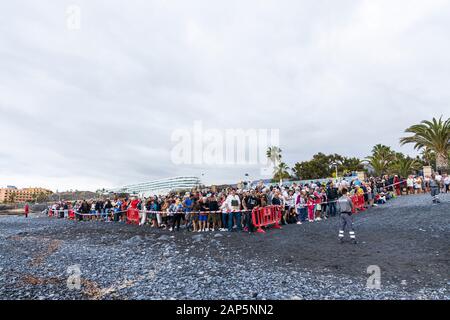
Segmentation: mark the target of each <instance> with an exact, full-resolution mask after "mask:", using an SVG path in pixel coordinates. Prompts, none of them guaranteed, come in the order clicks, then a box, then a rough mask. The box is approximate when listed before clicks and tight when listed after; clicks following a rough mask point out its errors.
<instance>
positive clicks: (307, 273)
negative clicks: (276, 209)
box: [0, 195, 450, 299]
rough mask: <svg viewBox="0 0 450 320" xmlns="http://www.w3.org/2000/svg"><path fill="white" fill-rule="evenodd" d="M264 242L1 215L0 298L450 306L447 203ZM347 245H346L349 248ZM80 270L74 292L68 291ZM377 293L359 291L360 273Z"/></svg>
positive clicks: (417, 205)
mask: <svg viewBox="0 0 450 320" xmlns="http://www.w3.org/2000/svg"><path fill="white" fill-rule="evenodd" d="M441 198H442V199H443V203H441V204H439V205H432V204H431V198H430V196H429V195H418V196H403V197H400V198H397V199H393V200H391V201H389V202H388V203H387V204H385V205H382V206H379V207H376V208H372V209H370V210H367V211H365V212H362V213H359V214H357V215H355V216H354V222H355V229H356V236H357V238H358V241H359V243H358V244H356V245H354V244H351V243H350V242H348V241H347V242H345V243H344V244H340V243H338V241H337V232H338V218H331V219H328V220H326V221H320V222H314V223H304V224H303V225H287V226H283V229H282V230H274V229H270V230H268V231H267V233H265V234H256V233H255V234H248V233H242V232H241V233H238V232H232V233H228V232H218V231H216V232H203V233H188V232H186V231H184V230H182V231H180V232H172V233H171V232H169V231H165V230H155V229H153V228H151V227H149V226H145V227H138V226H131V225H126V224H123V223H105V222H93V221H89V222H88V221H85V222H75V221H68V220H64V219H56V218H48V217H44V216H42V215H41V216H40V215H39V214H34V215H32V217H31V218H28V219H25V218H24V217H23V216H14V217H13V216H2V217H0V243H1V246H0V299H449V298H450V295H449V285H450V282H449V260H450V259H449V258H450V223H449V222H450V195H442V196H441ZM347 240H348V239H347ZM74 265H78V266H79V268H80V271H81V287H80V289H77V288H75V289H74V288H72V289H69V288H68V286H67V279H68V277H69V273H68V267H70V266H74ZM370 265H377V266H379V267H380V269H381V288H380V289H370V288H367V287H366V283H367V279H368V277H369V274H368V273H367V268H368V266H370Z"/></svg>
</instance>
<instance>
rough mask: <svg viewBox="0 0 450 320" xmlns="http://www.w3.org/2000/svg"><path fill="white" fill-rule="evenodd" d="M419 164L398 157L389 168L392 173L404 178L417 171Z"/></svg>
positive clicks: (412, 160) (413, 160) (415, 161)
mask: <svg viewBox="0 0 450 320" xmlns="http://www.w3.org/2000/svg"><path fill="white" fill-rule="evenodd" d="M419 168H420V162H418V161H417V160H416V159H412V158H410V157H398V158H397V160H395V161H394V163H393V164H392V166H391V171H392V173H395V174H398V175H399V176H401V177H403V178H406V177H408V176H409V175H410V174H412V173H414V171H417V170H419Z"/></svg>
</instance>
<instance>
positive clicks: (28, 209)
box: [24, 203, 30, 218]
mask: <svg viewBox="0 0 450 320" xmlns="http://www.w3.org/2000/svg"><path fill="white" fill-rule="evenodd" d="M24 211H25V218H28V214H29V213H30V206H29V205H28V203H26V204H25V208H24Z"/></svg>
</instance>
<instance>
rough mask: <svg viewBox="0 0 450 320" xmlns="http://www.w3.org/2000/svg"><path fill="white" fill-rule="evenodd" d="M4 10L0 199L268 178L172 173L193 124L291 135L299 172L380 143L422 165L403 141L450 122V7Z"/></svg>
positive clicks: (172, 4) (49, 3)
mask: <svg viewBox="0 0 450 320" xmlns="http://www.w3.org/2000/svg"><path fill="white" fill-rule="evenodd" d="M69 5H78V6H79V8H80V9H81V20H80V21H81V24H80V27H81V28H80V29H79V30H73V29H71V28H68V24H67V22H68V20H67V19H68V18H69V16H68V14H67V12H66V10H67V7H68V6H69ZM0 12H1V19H0V135H1V139H0V186H6V185H8V184H11V185H16V186H18V187H27V186H43V187H48V188H51V189H53V190H56V189H59V190H66V189H79V190H81V189H90V190H95V189H97V188H102V187H114V186H121V185H123V184H128V183H134V182H141V181H147V180H152V179H157V178H165V177H171V176H176V175H198V176H201V173H205V175H204V176H203V180H204V182H206V183H226V182H236V180H238V179H241V178H242V176H243V174H244V173H246V172H249V173H250V174H251V176H252V178H255V179H256V178H257V177H259V168H258V167H248V166H234V167H233V166H232V167H227V168H223V167H217V166H205V165H203V166H194V165H175V164H173V163H172V161H171V157H170V153H171V149H172V148H173V145H174V144H173V142H171V134H172V133H173V131H174V130H176V129H177V128H181V127H187V128H190V127H192V126H193V124H194V121H196V120H200V121H203V124H204V126H205V127H206V128H209V129H212V128H218V129H227V128H255V129H258V128H279V129H280V144H281V148H282V149H283V158H284V160H285V161H286V162H287V163H288V165H290V166H292V165H293V164H294V163H295V162H296V161H300V160H307V159H309V158H310V157H311V156H312V155H313V154H315V153H317V152H320V151H321V152H325V153H340V154H343V155H347V156H357V157H362V158H363V157H365V156H367V155H368V154H369V153H370V150H371V148H372V146H373V145H375V144H377V143H383V144H387V145H390V146H392V147H393V148H394V149H396V150H399V151H403V152H405V153H408V154H411V155H414V154H415V152H414V151H413V149H412V148H411V147H403V148H401V147H400V146H399V144H398V139H399V138H400V137H401V136H402V132H403V130H404V129H405V128H406V127H408V126H410V125H411V124H414V123H417V122H419V121H421V120H423V119H428V118H431V117H432V116H440V115H441V114H443V115H444V116H445V117H448V116H449V110H450V41H449V39H450V1H447V0H442V1H440V0H427V1H423V0H396V1H392V0H377V1H373V0H368V1H362V0H354V1H350V0H340V1H332V0H323V1H316V0H315V1H312V0H310V1H300V0H290V1H283V0H276V1H275V0H273V1H269V0H254V1H250V0H239V1H233V0H226V1H210V0H204V1H194V0H189V1H186V0H145V1H140V0H133V1H112V0H107V1H106V0H104V1H100V0H89V1H77V0H73V1H70V2H69V1H54V0H40V1H34V0H28V1H23V0H15V1H2V2H1V4H0Z"/></svg>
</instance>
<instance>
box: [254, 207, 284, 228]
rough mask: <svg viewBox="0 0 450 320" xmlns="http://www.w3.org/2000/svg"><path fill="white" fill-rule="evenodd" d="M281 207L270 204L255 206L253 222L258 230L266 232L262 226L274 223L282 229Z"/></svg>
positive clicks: (274, 226) (274, 225)
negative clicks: (260, 206) (261, 206)
mask: <svg viewBox="0 0 450 320" xmlns="http://www.w3.org/2000/svg"><path fill="white" fill-rule="evenodd" d="M281 215H282V213H281V207H280V206H268V207H263V208H255V209H253V211H252V222H253V225H254V226H255V227H256V228H257V229H256V232H259V233H265V231H264V230H263V229H262V227H267V226H269V225H273V228H275V229H281V226H280V221H281Z"/></svg>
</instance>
